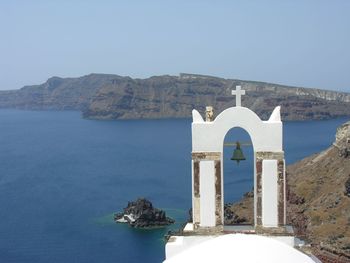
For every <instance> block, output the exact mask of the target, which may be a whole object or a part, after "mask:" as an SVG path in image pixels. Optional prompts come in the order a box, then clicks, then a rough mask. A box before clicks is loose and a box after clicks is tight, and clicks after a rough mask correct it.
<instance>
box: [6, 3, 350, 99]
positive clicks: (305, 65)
mask: <svg viewBox="0 0 350 263" xmlns="http://www.w3.org/2000/svg"><path fill="white" fill-rule="evenodd" d="M92 72H93V73H113V74H119V75H129V76H132V77H140V78H145V77H149V76H152V75H163V74H171V75H177V74H178V73H180V72H188V73H198V74H208V75H214V76H220V77H225V78H238V79H246V80H260V81H268V82H275V83H281V84H287V85H296V86H305V87H319V88H323V89H333V90H343V91H349V92H350V1H348V0H332V1H331V0H328V1H322V0H289V1H288V0H275V1H273V0H269V1H268V0H266V1H263V0H256V1H250V0H242V1H233V0H232V1H224V0H222V1H219V0H218V1H214V0H212V1H205V0H197V1H195V0H176V1H175V0H174V1H170V0H169V1H168V0H159V1H156V0H154V1H153V0H144V1H132V0H128V1H127V0H125V1H112V0H111V1H107V0H106V1H103V0H100V1H97V0H96V1H89V0H80V1H79V0H57V1H53V0H51V1H49V0H42V1H39V0H38V1H35V0H33V1H29V0H23V1H16V0H8V1H6V0H0V89H18V88H21V87H22V86H24V85H29V84H40V83H42V82H44V81H46V79H47V78H49V77H51V76H60V77H77V76H81V75H86V74H89V73H92Z"/></svg>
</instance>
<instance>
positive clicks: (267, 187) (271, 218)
mask: <svg viewBox="0 0 350 263" xmlns="http://www.w3.org/2000/svg"><path fill="white" fill-rule="evenodd" d="M261 182H262V224H263V226H264V227H277V226H278V206H277V202H278V200H277V197H278V193H277V190H278V188H277V160H263V162H262V177H261Z"/></svg>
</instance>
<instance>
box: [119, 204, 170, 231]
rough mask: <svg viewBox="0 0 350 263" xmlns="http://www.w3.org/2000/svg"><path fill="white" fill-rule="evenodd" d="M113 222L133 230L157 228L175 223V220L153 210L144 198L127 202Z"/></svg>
mask: <svg viewBox="0 0 350 263" xmlns="http://www.w3.org/2000/svg"><path fill="white" fill-rule="evenodd" d="M114 221H115V222H116V223H126V224H129V225H130V226H131V227H134V228H158V227H165V226H168V225H171V224H173V223H175V220H173V219H172V218H170V217H167V216H166V213H165V211H163V210H161V209H158V208H154V207H153V204H152V203H151V202H150V201H149V200H147V199H145V198H138V199H137V200H136V201H132V202H128V205H127V207H125V208H124V209H123V212H121V213H116V214H115V215H114Z"/></svg>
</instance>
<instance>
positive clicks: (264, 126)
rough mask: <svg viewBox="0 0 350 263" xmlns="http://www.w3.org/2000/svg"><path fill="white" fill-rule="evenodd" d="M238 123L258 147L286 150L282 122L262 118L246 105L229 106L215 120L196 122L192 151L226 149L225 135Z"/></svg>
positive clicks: (275, 150) (262, 149) (237, 125)
mask: <svg viewBox="0 0 350 263" xmlns="http://www.w3.org/2000/svg"><path fill="white" fill-rule="evenodd" d="M234 127H241V128H243V129H245V130H246V131H247V132H248V133H249V135H250V137H251V139H252V143H253V147H254V151H256V152H257V151H272V152H278V151H282V122H278V121H277V122H276V121H270V122H269V121H262V120H261V119H260V118H259V117H258V116H257V115H256V114H255V113H254V112H253V111H252V110H250V109H248V108H245V107H232V108H228V109H226V110H224V111H223V112H222V113H220V114H219V115H218V116H217V117H216V119H215V120H214V121H212V122H193V123H192V151H193V152H222V147H223V142H224V138H225V135H226V134H227V132H228V131H229V130H230V129H231V128H234Z"/></svg>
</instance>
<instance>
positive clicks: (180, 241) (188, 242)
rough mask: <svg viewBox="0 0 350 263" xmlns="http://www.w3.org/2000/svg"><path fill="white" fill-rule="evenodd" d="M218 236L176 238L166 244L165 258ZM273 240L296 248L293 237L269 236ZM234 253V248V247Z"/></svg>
mask: <svg viewBox="0 0 350 263" xmlns="http://www.w3.org/2000/svg"><path fill="white" fill-rule="evenodd" d="M216 237H218V236H209V235H208V236H204V235H202V236H201V235H199V236H176V237H174V241H173V242H168V243H166V246H165V258H166V259H169V258H172V257H173V256H175V255H177V254H179V253H182V252H183V251H185V250H187V249H189V248H191V247H194V246H196V245H199V244H201V243H203V242H206V241H209V240H211V239H213V238H216ZM269 238H271V239H275V240H277V241H280V242H282V243H284V244H286V245H288V246H290V247H294V246H296V245H297V244H296V240H295V238H294V237H293V236H269ZM233 251H234V247H233Z"/></svg>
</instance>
